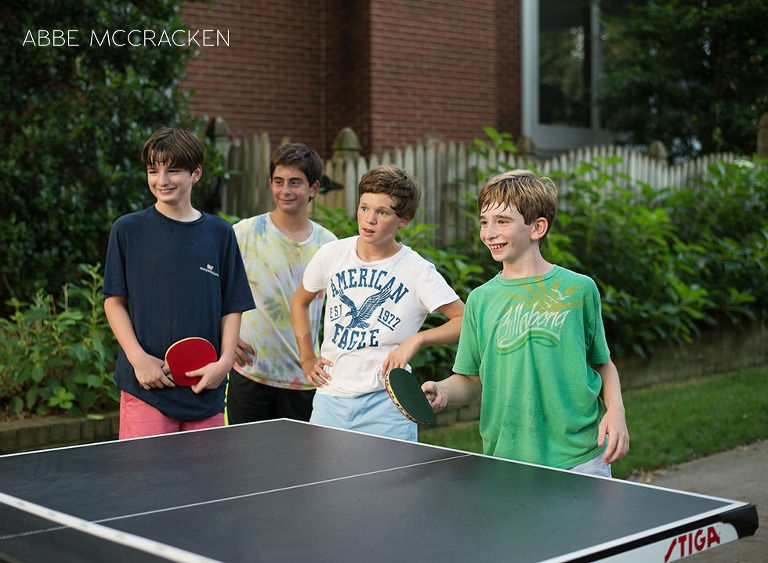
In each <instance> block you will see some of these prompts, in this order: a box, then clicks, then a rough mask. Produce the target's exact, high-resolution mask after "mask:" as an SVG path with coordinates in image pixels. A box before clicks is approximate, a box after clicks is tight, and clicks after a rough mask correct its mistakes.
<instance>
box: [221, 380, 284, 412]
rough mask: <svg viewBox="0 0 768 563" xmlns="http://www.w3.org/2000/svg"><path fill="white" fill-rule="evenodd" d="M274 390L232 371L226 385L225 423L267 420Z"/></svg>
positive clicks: (270, 410)
mask: <svg viewBox="0 0 768 563" xmlns="http://www.w3.org/2000/svg"><path fill="white" fill-rule="evenodd" d="M275 391H276V390H275V388H274V387H269V386H267V385H262V384H261V383H257V382H255V381H253V380H252V379H250V378H248V377H245V376H244V375H243V374H241V373H238V372H236V371H235V370H232V371H231V372H229V383H228V384H227V423H228V424H242V423H244V422H255V421H257V420H267V419H268V418H270V414H271V412H272V404H273V402H274V400H275V397H274V395H275Z"/></svg>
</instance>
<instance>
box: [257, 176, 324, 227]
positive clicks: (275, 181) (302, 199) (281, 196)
mask: <svg viewBox="0 0 768 563" xmlns="http://www.w3.org/2000/svg"><path fill="white" fill-rule="evenodd" d="M269 186H270V188H272V199H274V200H275V205H277V209H278V210H279V211H280V212H282V213H287V214H289V215H293V214H295V213H303V212H305V211H306V209H307V206H308V205H309V201H310V200H311V199H312V198H313V197H315V196H316V195H317V190H318V189H319V188H320V182H315V183H314V184H312V185H310V183H309V180H307V176H306V175H305V174H304V172H302V171H301V170H299V168H297V167H295V166H284V165H278V166H276V167H275V170H274V172H273V173H272V178H270V180H269Z"/></svg>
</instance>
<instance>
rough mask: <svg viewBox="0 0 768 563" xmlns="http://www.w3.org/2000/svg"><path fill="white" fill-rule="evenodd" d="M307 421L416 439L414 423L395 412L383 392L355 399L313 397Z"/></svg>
mask: <svg viewBox="0 0 768 563" xmlns="http://www.w3.org/2000/svg"><path fill="white" fill-rule="evenodd" d="M309 421H310V422H312V423H314V424H322V425H324V426H332V427H334V428H344V429H346V430H357V431H358V432H366V433H368V434H375V435H377V436H387V437H389V438H398V439H400V440H408V441H410V442H415V441H416V439H417V428H416V423H415V422H411V421H410V420H408V419H407V418H405V416H403V413H401V412H400V411H399V410H397V407H396V406H395V404H394V403H393V402H392V400H391V399H390V398H389V395H387V392H386V391H376V392H375V393H367V394H365V395H361V396H359V397H333V396H331V395H325V394H323V393H316V394H315V400H314V403H313V407H312V416H311V417H310V419H309Z"/></svg>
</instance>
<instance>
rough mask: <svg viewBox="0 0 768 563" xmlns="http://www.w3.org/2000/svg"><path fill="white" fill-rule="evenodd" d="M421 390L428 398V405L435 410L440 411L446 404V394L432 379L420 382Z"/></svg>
mask: <svg viewBox="0 0 768 563" xmlns="http://www.w3.org/2000/svg"><path fill="white" fill-rule="evenodd" d="M421 390H422V391H424V394H425V395H427V399H430V397H431V399H430V401H429V406H430V407H432V410H433V411H435V412H440V411H441V410H443V409H444V408H445V407H446V406H448V396H447V395H446V394H445V392H444V391H443V390H442V389H441V388H440V386H439V385H438V384H437V383H436V382H434V381H426V382H425V383H423V384H422V386H421Z"/></svg>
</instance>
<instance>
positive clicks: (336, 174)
mask: <svg viewBox="0 0 768 563" xmlns="http://www.w3.org/2000/svg"><path fill="white" fill-rule="evenodd" d="M331 148H332V149H333V155H332V156H331V161H332V163H333V166H332V167H331V168H332V170H333V177H331V178H330V180H331V181H332V182H336V183H337V184H341V185H342V186H343V189H342V190H341V192H342V195H341V197H338V198H334V200H335V201H336V202H338V203H337V206H343V207H345V208H346V209H347V215H348V216H350V217H351V216H352V213H354V211H355V209H356V208H357V206H356V205H354V204H352V205H351V202H352V201H353V198H354V197H355V195H356V193H357V186H356V185H355V186H350V185H348V184H349V182H350V181H351V179H350V178H352V177H356V176H355V174H350V173H348V170H347V169H349V172H352V171H354V170H356V166H357V160H358V159H359V158H360V149H361V148H362V145H361V144H360V139H358V138H357V134H356V133H355V132H354V131H353V130H352V128H351V127H345V128H344V129H342V130H341V131H339V133H338V135H336V138H335V139H334V140H333V145H331Z"/></svg>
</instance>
